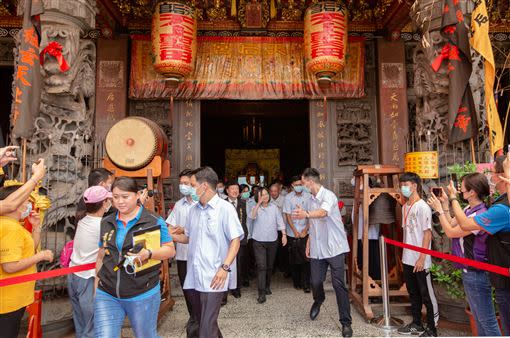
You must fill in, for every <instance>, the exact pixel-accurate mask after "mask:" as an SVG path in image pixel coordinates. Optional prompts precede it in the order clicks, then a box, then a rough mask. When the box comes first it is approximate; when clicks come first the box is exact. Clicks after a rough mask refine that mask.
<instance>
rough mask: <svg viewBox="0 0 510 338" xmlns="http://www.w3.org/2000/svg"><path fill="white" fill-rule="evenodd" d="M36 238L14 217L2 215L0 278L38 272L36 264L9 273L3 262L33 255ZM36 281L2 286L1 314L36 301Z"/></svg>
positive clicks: (0, 288) (0, 296)
mask: <svg viewBox="0 0 510 338" xmlns="http://www.w3.org/2000/svg"><path fill="white" fill-rule="evenodd" d="M34 253H35V250H34V240H33V238H32V235H31V234H30V233H29V232H28V231H27V230H26V229H25V228H24V227H23V226H21V224H19V222H18V221H16V220H15V219H13V218H10V217H5V216H0V279H4V278H9V277H14V276H20V275H26V274H30V273H35V272H37V268H36V266H35V265H33V266H31V267H29V268H27V269H25V270H21V271H18V272H16V273H7V272H5V271H4V270H3V269H2V264H3V263H9V262H17V261H19V260H21V259H23V258H28V257H31V256H33V255H34ZM34 288H35V281H33V282H26V283H21V284H14V285H8V286H3V287H0V314H3V313H8V312H13V311H16V310H19V309H21V308H22V307H25V306H27V305H30V304H32V303H33V302H34Z"/></svg>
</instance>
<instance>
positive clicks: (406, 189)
mask: <svg viewBox="0 0 510 338" xmlns="http://www.w3.org/2000/svg"><path fill="white" fill-rule="evenodd" d="M400 191H401V192H402V195H404V197H405V198H409V197H411V195H412V194H413V191H412V190H411V187H410V186H407V185H404V186H402V187H401V188H400Z"/></svg>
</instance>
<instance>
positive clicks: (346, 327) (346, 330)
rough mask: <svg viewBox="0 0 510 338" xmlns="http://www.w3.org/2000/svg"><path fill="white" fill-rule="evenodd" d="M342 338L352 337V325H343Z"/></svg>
mask: <svg viewBox="0 0 510 338" xmlns="http://www.w3.org/2000/svg"><path fill="white" fill-rule="evenodd" d="M342 337H352V327H351V326H350V325H342Z"/></svg>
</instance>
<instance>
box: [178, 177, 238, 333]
mask: <svg viewBox="0 0 510 338" xmlns="http://www.w3.org/2000/svg"><path fill="white" fill-rule="evenodd" d="M217 183H218V175H217V174H216V173H215V172H214V170H213V169H211V168H210V167H202V168H199V169H196V170H194V171H193V172H192V176H191V186H192V187H191V198H192V199H193V200H194V201H197V202H199V203H197V204H196V205H195V206H194V207H193V208H191V210H190V213H189V216H188V220H187V221H186V225H185V231H184V234H180V235H179V234H178V235H174V241H175V242H178V243H189V251H188V264H187V275H186V280H185V282H184V292H185V293H187V294H188V296H189V297H190V299H191V308H192V312H193V318H194V319H195V320H196V321H197V323H198V326H199V332H198V334H199V337H211V338H216V337H221V336H222V335H221V332H220V329H219V327H218V315H219V312H220V307H221V301H222V299H223V295H224V293H225V292H227V289H228V287H231V288H235V287H236V285H235V284H236V283H235V281H236V279H237V278H236V277H237V276H236V274H235V272H231V269H230V266H231V264H232V263H233V262H234V260H235V258H236V255H237V252H238V250H239V246H240V242H241V240H242V239H243V237H244V231H243V227H242V226H241V223H240V222H239V218H238V216H237V212H236V210H235V208H234V206H233V205H232V204H230V203H229V202H227V201H226V200H222V199H220V198H219V196H218V194H217V193H216V184H217Z"/></svg>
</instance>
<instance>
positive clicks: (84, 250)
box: [67, 186, 112, 338]
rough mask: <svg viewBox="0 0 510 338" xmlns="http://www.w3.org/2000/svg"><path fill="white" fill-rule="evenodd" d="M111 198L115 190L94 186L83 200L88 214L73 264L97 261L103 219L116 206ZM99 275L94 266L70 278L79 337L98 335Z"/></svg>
mask: <svg viewBox="0 0 510 338" xmlns="http://www.w3.org/2000/svg"><path fill="white" fill-rule="evenodd" d="M111 197H112V193H111V192H109V191H108V190H106V188H104V187H102V186H93V187H90V188H88V189H87V190H85V193H84V194H83V200H84V201H85V207H86V211H87V214H86V216H85V217H83V218H82V219H81V220H80V221H79V222H78V226H77V229H76V235H75V236H74V244H73V253H72V254H71V263H70V265H69V266H78V265H83V264H88V263H95V262H96V259H97V253H98V251H99V247H98V243H99V233H100V229H101V219H102V218H103V215H104V213H105V212H106V211H108V209H110V207H111V205H112V204H111V201H110V199H111ZM95 276H96V274H95V270H94V269H92V270H87V271H82V272H75V273H73V274H70V275H69V276H68V278H67V289H68V292H69V298H70V299H71V303H72V305H73V321H74V327H75V330H76V337H77V338H89V337H90V338H92V337H94V281H95Z"/></svg>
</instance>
